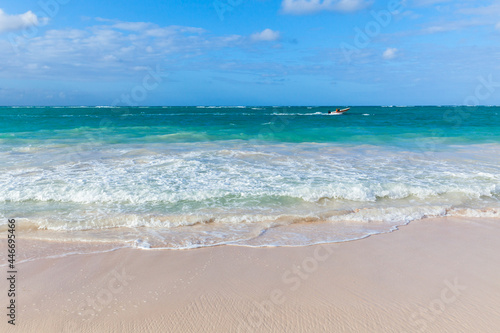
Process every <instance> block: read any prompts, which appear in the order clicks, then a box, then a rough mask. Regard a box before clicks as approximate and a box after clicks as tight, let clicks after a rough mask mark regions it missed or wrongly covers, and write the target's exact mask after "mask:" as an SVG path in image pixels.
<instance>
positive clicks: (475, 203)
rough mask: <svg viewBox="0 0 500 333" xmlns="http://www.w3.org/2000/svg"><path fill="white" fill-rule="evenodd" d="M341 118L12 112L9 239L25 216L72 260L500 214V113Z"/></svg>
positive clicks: (414, 111) (0, 139)
mask: <svg viewBox="0 0 500 333" xmlns="http://www.w3.org/2000/svg"><path fill="white" fill-rule="evenodd" d="M333 109H334V107H278V106H275V107H250V106H239V107H216V106H203V107H202V106H199V107H1V108H0V162H1V163H0V207H1V209H0V232H1V233H5V232H6V230H7V222H8V219H12V218H14V219H15V220H16V222H17V232H18V233H19V234H20V237H22V238H23V239H32V240H36V241H38V242H40V244H51V243H53V242H59V243H60V242H64V244H65V245H64V246H62V247H60V248H59V249H58V250H57V251H58V253H59V254H64V253H76V252H79V251H83V252H89V251H90V252H91V251H97V250H111V249H116V248H122V247H133V248H139V249H144V250H146V249H188V248H198V247H207V246H215V245H221V244H233V245H241V246H256V247H257V246H304V245H311V244H318V243H325V242H339V241H347V240H355V239H360V238H364V237H367V236H369V235H373V234H377V233H385V232H390V231H394V230H396V228H397V227H398V226H401V225H404V224H407V223H409V222H411V221H414V220H419V219H423V218H428V217H440V216H465V217H467V216H474V217H493V218H499V217H500V200H499V199H500V163H499V162H500V116H499V115H500V107H494V106H491V107H489V106H481V107H458V106H441V107H436V106H425V107H409V106H408V107H396V106H394V107H379V106H362V107H361V106H360V107H352V109H351V110H350V111H348V112H347V113H345V114H341V115H329V114H328V113H327V111H328V110H333ZM40 247H41V248H44V246H43V245H40ZM36 252H37V251H35V252H34V253H35V254H32V255H40V253H42V252H43V251H39V253H36ZM43 253H45V255H55V254H56V253H48V252H43ZM26 259H28V258H26Z"/></svg>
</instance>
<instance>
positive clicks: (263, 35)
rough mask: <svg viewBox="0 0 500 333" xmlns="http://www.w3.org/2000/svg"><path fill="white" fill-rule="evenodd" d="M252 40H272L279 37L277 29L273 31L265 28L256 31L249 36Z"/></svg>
mask: <svg viewBox="0 0 500 333" xmlns="http://www.w3.org/2000/svg"><path fill="white" fill-rule="evenodd" d="M250 38H252V40H254V41H256V42H272V41H275V40H278V39H279V38H280V33H279V31H273V30H271V29H265V30H263V31H261V32H256V33H254V34H253V35H252V36H250Z"/></svg>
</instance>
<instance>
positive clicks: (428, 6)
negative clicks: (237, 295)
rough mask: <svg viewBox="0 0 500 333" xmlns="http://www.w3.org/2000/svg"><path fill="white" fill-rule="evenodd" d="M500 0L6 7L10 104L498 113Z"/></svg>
mask: <svg viewBox="0 0 500 333" xmlns="http://www.w3.org/2000/svg"><path fill="white" fill-rule="evenodd" d="M498 59H500V0H494V1H493V0H485V1H473V0H461V1H450V0H400V1H397V0H391V1H370V0H216V1H211V0H208V1H201V0H192V1H186V0H184V1H180V0H170V1H151V0H145V1H140V2H139V1H130V0H125V1H120V2H112V1H105V0H104V1H103V0H100V1H96V0H86V1H78V0H40V1H16V2H13V1H10V2H6V1H3V2H0V105H332V106H337V105H339V106H342V105H429V104H486V105H493V104H500V70H499V69H500V62H499V61H498Z"/></svg>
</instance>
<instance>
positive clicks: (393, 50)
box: [382, 47, 398, 60]
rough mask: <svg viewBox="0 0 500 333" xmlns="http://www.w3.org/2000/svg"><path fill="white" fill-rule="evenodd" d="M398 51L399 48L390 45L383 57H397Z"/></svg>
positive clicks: (388, 58) (387, 58)
mask: <svg viewBox="0 0 500 333" xmlns="http://www.w3.org/2000/svg"><path fill="white" fill-rule="evenodd" d="M397 52H398V49H396V48H394V47H389V48H388V49H387V50H385V51H384V53H383V54H382V57H383V58H384V59H386V60H391V59H394V58H396V53H397Z"/></svg>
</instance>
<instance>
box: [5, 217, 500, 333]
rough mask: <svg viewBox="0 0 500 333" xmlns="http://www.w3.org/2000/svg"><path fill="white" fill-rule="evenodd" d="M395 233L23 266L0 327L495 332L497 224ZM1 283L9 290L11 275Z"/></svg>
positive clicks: (417, 225) (442, 223) (434, 223)
mask: <svg viewBox="0 0 500 333" xmlns="http://www.w3.org/2000/svg"><path fill="white" fill-rule="evenodd" d="M398 229H399V230H396V231H393V232H389V233H383V234H376V235H372V236H371V237H367V238H364V239H360V240H355V241H347V242H340V243H325V244H320V245H310V246H303V247H266V248H260V247H243V246H232V245H221V246H215V247H209V248H198V249H189V250H155V251H151V250H140V249H119V250H116V251H112V252H106V253H98V254H86V255H73V256H66V257H60V258H52V259H40V260H36V261H30V262H25V263H21V264H19V266H18V271H19V274H18V281H17V289H18V290H19V294H18V297H17V302H18V307H17V319H16V320H17V325H16V327H15V328H13V327H11V325H8V324H7V319H5V318H4V322H3V323H0V326H6V331H7V332H14V330H17V331H21V332H35V331H36V332H56V331H57V332H137V331H141V332H220V331H231V332H233V331H234V332H238V331H239V332H272V331H287V332H305V331H314V332H477V331H479V332H496V331H497V328H498V327H499V326H500V315H498V314H497V313H496V312H498V311H496V310H498V308H500V283H499V282H498V281H500V265H498V262H500V243H499V242H498V239H500V224H499V223H498V219H488V218H429V219H424V220H419V221H414V222H411V223H410V224H408V225H404V226H400V227H398ZM0 244H1V246H2V248H4V249H6V242H5V241H4V240H2V241H1V242H0ZM21 246H24V245H22V244H21V243H20V247H19V249H18V251H21V250H22V247H21ZM4 270H5V268H4ZM0 289H1V290H4V291H6V290H7V281H6V280H5V279H2V283H0ZM2 299H4V302H6V301H8V300H7V297H6V296H5V295H4V296H3V298H2ZM5 304H7V303H5ZM4 317H5V316H4Z"/></svg>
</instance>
